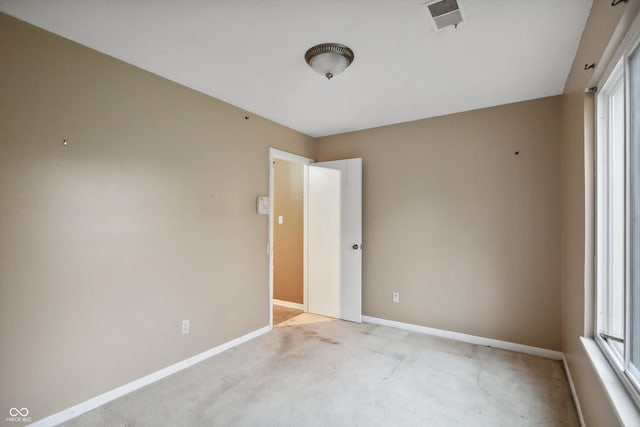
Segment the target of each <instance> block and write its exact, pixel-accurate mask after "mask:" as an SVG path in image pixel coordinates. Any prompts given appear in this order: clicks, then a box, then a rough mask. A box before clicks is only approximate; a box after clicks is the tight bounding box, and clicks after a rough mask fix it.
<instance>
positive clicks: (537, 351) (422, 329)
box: [362, 316, 563, 360]
mask: <svg viewBox="0 0 640 427" xmlns="http://www.w3.org/2000/svg"><path fill="white" fill-rule="evenodd" d="M362 321H363V322H365V323H373V324H376V325H382V326H390V327H392V328H397V329H404V330H407V331H411V332H418V333H420V334H427V335H434V336H436V337H441V338H448V339H451V340H455V341H462V342H466V343H469V344H478V345H485V346H488V347H495V348H499V349H502V350H509V351H515V352H518V353H525V354H531V355H532V356H538V357H544V358H546V359H553V360H562V356H563V354H562V353H561V352H559V351H553V350H548V349H546V348H540V347H532V346H530V345H524V344H516V343H512V342H508V341H500V340H495V339H493V338H484V337H478V336H476V335H468V334H463V333H460V332H451V331H445V330H443V329H435V328H428V327H426V326H419V325H412V324H411V323H403V322H396V321H395V320H386V319H380V318H378V317H371V316H362Z"/></svg>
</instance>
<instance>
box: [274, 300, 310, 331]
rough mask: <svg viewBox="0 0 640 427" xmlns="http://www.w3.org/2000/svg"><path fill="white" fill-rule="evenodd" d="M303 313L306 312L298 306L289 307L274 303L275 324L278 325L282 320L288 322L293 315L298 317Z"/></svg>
mask: <svg viewBox="0 0 640 427" xmlns="http://www.w3.org/2000/svg"><path fill="white" fill-rule="evenodd" d="M302 313H304V311H303V310H299V309H297V308H289V307H283V306H281V305H277V304H273V326H277V325H279V324H280V323H282V322H286V321H287V320H289V319H291V318H292V317H296V316H297V315H299V314H302Z"/></svg>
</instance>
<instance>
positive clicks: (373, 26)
mask: <svg viewBox="0 0 640 427" xmlns="http://www.w3.org/2000/svg"><path fill="white" fill-rule="evenodd" d="M423 2H424V0H342V1H340V0H209V1H206V0H182V1H176V0H0V11H3V12H5V13H8V14H10V15H13V16H15V17H17V18H19V19H22V20H24V21H27V22H29V23H32V24H34V25H37V26H39V27H42V28H44V29H46V30H49V31H51V32H54V33H57V34H59V35H61V36H63V37H66V38H68V39H71V40H74V41H76V42H78V43H81V44H83V45H86V46H89V47H91V48H93V49H96V50H98V51H100V52H104V53H106V54H108V55H111V56H114V57H116V58H119V59H121V60H123V61H126V62H128V63H130V64H134V65H136V66H138V67H140V68H143V69H145V70H149V71H151V72H153V73H155V74H158V75H160V76H163V77H166V78H168V79H170V80H173V81H175V82H178V83H181V84H183V85H185V86H188V87H191V88H193V89H196V90H198V91H200V92H203V93H206V94H209V95H211V96H213V97H216V98H218V99H221V100H224V101H226V102H229V103H231V104H233V105H236V106H238V107H240V108H243V109H246V110H248V111H251V112H253V113H255V114H258V115H261V116H263V117H266V118H268V119H271V120H273V121H275V122H278V123H281V124H283V125H286V126H289V127H291V128H293V129H296V130H298V131H300V132H303V133H305V134H307V135H311V136H314V137H318V136H324V135H331V134H335V133H341V132H345V131H351V130H358V129H365V128H370V127H376V126H381V125H386V124H391V123H398V122H405V121H410V120H416V119H421V118H426V117H434V116H439V115H443V114H449V113H456V112H461V111H467V110H472V109H477V108H482V107H489V106H493V105H500V104H505V103H510V102H516V101H522V100H527V99H534V98H540V97H544V96H550V95H557V94H560V93H562V90H563V88H564V84H565V81H566V79H567V76H568V74H569V69H570V67H571V64H572V61H573V58H574V56H575V52H576V49H577V47H578V43H579V41H580V36H581V34H582V30H583V28H584V25H585V22H586V19H587V16H588V13H589V10H590V8H591V2H592V0H459V2H460V3H461V4H462V7H463V10H464V12H465V14H466V16H467V21H466V22H464V23H462V24H461V25H459V26H458V28H457V29H453V28H448V29H445V30H443V31H440V32H435V31H434V30H433V27H432V24H431V22H430V20H429V18H428V15H427V11H426V8H425V7H424V6H423V5H422V3H423ZM323 42H338V43H342V44H346V45H347V46H349V47H351V48H352V49H353V51H354V52H355V60H354V62H353V64H352V65H351V66H350V67H349V68H347V70H346V71H345V72H344V73H342V74H340V75H338V76H336V77H334V78H333V79H332V80H331V81H328V80H326V79H325V78H324V77H323V76H321V75H319V74H316V73H315V72H314V71H313V70H311V69H310V68H309V67H308V66H307V64H306V63H305V61H304V53H305V51H306V50H307V49H308V48H309V47H311V46H312V45H315V44H318V43H323Z"/></svg>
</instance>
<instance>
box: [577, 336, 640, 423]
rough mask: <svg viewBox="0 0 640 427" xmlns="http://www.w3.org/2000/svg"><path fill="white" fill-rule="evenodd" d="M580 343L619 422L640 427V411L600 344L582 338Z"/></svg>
mask: <svg viewBox="0 0 640 427" xmlns="http://www.w3.org/2000/svg"><path fill="white" fill-rule="evenodd" d="M580 342H581V343H582V346H583V347H584V350H585V352H586V353H587V356H588V358H589V361H590V362H591V366H593V369H594V371H596V374H597V377H598V379H599V380H600V383H601V384H602V386H603V388H604V390H605V392H606V394H607V397H608V398H609V402H610V403H611V406H612V407H613V410H614V412H615V413H616V415H617V416H618V421H620V424H622V425H623V426H640V410H639V409H638V407H637V406H636V404H635V402H634V400H633V398H632V397H631V395H630V394H629V391H628V390H627V388H626V387H625V386H624V384H623V383H622V381H621V380H620V378H619V377H618V374H617V373H616V371H614V369H613V367H612V366H611V364H610V363H609V361H608V360H607V358H606V357H605V355H604V353H603V352H602V350H601V349H600V346H599V345H598V343H596V342H595V341H594V340H593V339H591V338H585V337H580Z"/></svg>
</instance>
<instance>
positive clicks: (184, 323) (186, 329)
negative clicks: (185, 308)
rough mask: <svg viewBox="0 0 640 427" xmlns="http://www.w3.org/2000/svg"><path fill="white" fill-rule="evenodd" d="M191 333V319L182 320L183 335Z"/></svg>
mask: <svg viewBox="0 0 640 427" xmlns="http://www.w3.org/2000/svg"><path fill="white" fill-rule="evenodd" d="M188 333H189V319H185V320H183V321H182V335H184V334H188Z"/></svg>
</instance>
